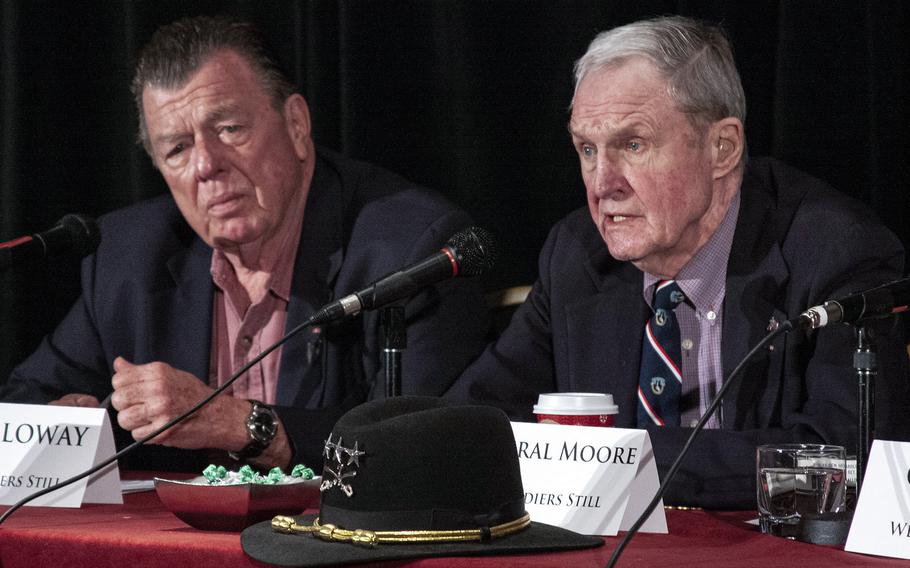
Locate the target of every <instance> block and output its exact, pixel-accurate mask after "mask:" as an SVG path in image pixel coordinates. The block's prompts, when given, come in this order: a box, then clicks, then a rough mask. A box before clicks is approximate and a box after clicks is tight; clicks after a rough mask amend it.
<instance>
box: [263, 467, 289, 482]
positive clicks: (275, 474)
mask: <svg viewBox="0 0 910 568" xmlns="http://www.w3.org/2000/svg"><path fill="white" fill-rule="evenodd" d="M283 480H284V472H283V471H281V468H280V467H273V468H272V469H271V470H269V475H268V477H265V478H263V480H262V482H263V483H265V484H268V485H274V484H276V483H281V481H283Z"/></svg>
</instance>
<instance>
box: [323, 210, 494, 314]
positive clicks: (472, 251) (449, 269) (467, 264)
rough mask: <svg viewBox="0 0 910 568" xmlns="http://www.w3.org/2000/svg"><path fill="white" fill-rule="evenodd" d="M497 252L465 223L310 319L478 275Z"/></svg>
mask: <svg viewBox="0 0 910 568" xmlns="http://www.w3.org/2000/svg"><path fill="white" fill-rule="evenodd" d="M498 252H499V251H498V247H497V246H496V241H495V239H494V238H493V235H492V234H490V232H489V231H487V230H486V229H482V228H480V227H468V228H467V229H464V230H462V231H459V232H458V233H456V234H455V235H453V236H452V238H450V239H449V240H448V241H447V242H446V244H445V246H444V247H442V248H441V249H440V250H439V251H437V252H435V253H433V254H432V255H430V256H428V257H427V258H425V259H423V260H421V261H419V262H417V263H415V264H412V265H411V266H408V267H407V268H404V269H402V270H399V271H397V272H393V273H391V274H389V275H387V276H384V277H382V278H380V279H379V280H377V281H376V282H374V283H372V284H370V285H369V286H367V287H366V288H364V289H363V290H360V291H358V292H354V293H353V294H349V295H347V296H345V297H343V298H340V299H338V300H335V301H334V302H331V303H329V304H327V305H326V306H324V307H323V308H322V309H320V310H319V311H318V312H316V313H315V314H314V315H313V318H312V319H313V321H312V323H313V324H314V325H319V324H323V323H327V322H330V321H334V320H337V319H341V318H343V317H346V316H352V315H356V314H358V313H360V312H361V311H363V310H374V309H377V308H381V307H383V306H385V305H386V304H390V303H392V302H394V301H396V300H400V299H402V298H407V297H408V296H410V295H412V294H414V293H415V292H417V291H418V290H420V289H421V288H423V287H424V286H429V285H431V284H435V283H437V282H440V281H442V280H445V279H447V278H452V277H455V276H477V275H479V274H482V273H483V272H485V271H487V270H489V269H490V267H492V266H493V263H494V262H495V261H496V257H497V255H498Z"/></svg>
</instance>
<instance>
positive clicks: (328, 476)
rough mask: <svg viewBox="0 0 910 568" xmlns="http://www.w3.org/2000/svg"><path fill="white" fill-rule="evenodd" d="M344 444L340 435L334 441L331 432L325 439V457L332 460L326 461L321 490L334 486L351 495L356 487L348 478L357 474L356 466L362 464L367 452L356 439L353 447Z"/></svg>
mask: <svg viewBox="0 0 910 568" xmlns="http://www.w3.org/2000/svg"><path fill="white" fill-rule="evenodd" d="M342 444H343V443H342V440H341V437H340V436H339V437H338V441H337V442H333V441H332V435H331V434H329V439H328V440H326V441H325V450H324V454H325V458H326V460H331V462H330V463H326V465H325V467H324V468H323V470H324V473H323V480H322V484H321V485H320V486H319V491H328V490H329V489H331V488H332V487H338V488H339V489H341V491H342V493H344V494H345V495H347V496H348V497H350V496H351V495H353V494H354V488H353V487H351V484H350V482H348V481H346V480H347V479H350V478H352V477H354V476H356V475H357V471H356V468H357V467H359V466H360V457H361V456H363V455H364V454H365V452H364V451H363V450H360V449H359V448H358V445H359V443H358V442H356V441H355V442H354V447H353V448H346V447H344V445H342Z"/></svg>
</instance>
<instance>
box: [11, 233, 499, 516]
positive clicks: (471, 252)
mask: <svg viewBox="0 0 910 568" xmlns="http://www.w3.org/2000/svg"><path fill="white" fill-rule="evenodd" d="M64 219H65V217H64ZM51 230H53V229H51ZM95 246H97V243H96V244H95ZM496 253H497V248H496V245H495V241H494V239H493V236H492V235H491V234H490V233H489V232H488V231H486V230H484V229H481V228H480V227H470V228H468V229H464V230H462V231H460V232H458V233H456V234H455V235H454V236H452V238H450V239H449V240H448V241H447V242H446V245H445V246H444V247H443V248H442V249H441V250H440V251H439V252H437V253H434V254H433V255H431V256H430V257H428V258H426V259H425V260H423V261H421V262H418V263H417V264H414V265H412V266H410V267H408V268H405V269H403V270H400V271H398V272H393V273H392V274H390V275H388V276H386V277H384V278H381V279H379V280H377V281H376V282H375V283H374V284H372V285H370V286H368V287H366V288H364V289H363V290H361V291H360V292H355V293H354V294H351V295H350V296H345V297H344V298H342V300H345V302H346V303H348V304H350V302H352V301H356V302H358V303H359V304H358V306H357V310H356V312H359V311H361V310H370V309H375V308H381V307H382V306H383V305H385V304H387V303H389V302H394V301H395V300H399V299H401V298H404V297H406V296H408V295H410V294H413V293H415V292H417V291H418V290H420V289H421V288H422V287H424V286H429V285H431V284H435V283H436V282H440V281H442V280H445V279H446V278H451V277H454V276H457V275H464V276H478V275H480V274H482V273H483V272H484V271H486V270H489V269H490V268H491V267H492V266H493V262H494V261H495V259H496ZM443 260H444V262H443ZM352 297H353V298H356V300H346V299H347V298H352ZM342 300H338V301H337V302H332V303H330V304H327V305H326V306H323V307H322V308H321V309H319V310H317V311H316V313H314V314H313V315H312V316H311V317H310V318H309V319H308V320H306V321H305V322H303V323H301V324H300V325H298V326H297V327H295V328H294V329H292V330H291V331H289V332H287V333H286V334H285V335H284V336H283V337H282V338H281V339H279V340H278V341H276V342H275V343H273V344H272V345H270V346H269V347H266V348H265V349H264V350H263V351H262V352H261V353H259V355H256V356H255V357H254V358H253V359H252V360H250V361H249V362H248V363H246V364H245V365H244V366H242V367H241V368H239V369H237V371H235V372H234V374H233V375H232V376H231V377H230V378H229V379H228V380H227V381H225V383H224V384H223V385H221V386H220V387H218V388H217V389H215V390H213V391H212V392H211V393H209V394H208V395H207V396H206V397H205V398H203V399H202V400H200V401H199V402H197V403H196V404H195V405H193V407H192V408H190V409H189V410H187V411H186V412H184V413H183V414H181V415H180V416H177V417H175V418H173V419H171V420H170V421H169V422H168V423H167V424H165V425H163V426H162V427H160V428H158V429H157V430H155V431H154V432H152V433H150V434H148V435H146V436H145V437H144V438H142V439H140V440H136V441H135V442H133V443H132V444H130V445H128V446H126V447H125V448H123V449H122V450H120V451H119V452H117V453H115V454H114V455H112V456H111V457H109V458H108V459H105V460H102V461H101V462H100V463H98V464H96V465H94V466H93V467H91V468H89V469H87V470H85V471H83V472H82V473H79V474H77V475H74V476H73V477H70V478H69V479H64V480H63V481H61V482H59V483H57V484H56V485H52V486H50V487H45V488H44V489H41V490H39V491H36V492H35V493H32V494H31V495H28V496H26V497H25V498H23V499H22V500H20V501H19V502H17V503H15V504H14V505H12V506H11V507H10V508H9V509H7V510H6V512H4V513H3V514H0V525H2V524H3V522H4V521H6V519H8V518H9V517H10V515H12V514H13V513H14V512H15V511H17V510H19V509H20V508H21V507H22V506H23V505H25V504H26V503H28V502H30V501H32V500H34V499H37V498H38V497H41V496H42V495H46V494H48V493H51V492H53V491H56V490H57V489H60V488H63V487H66V486H68V485H71V484H73V483H75V482H77V481H79V480H80V479H84V478H86V477H88V476H90V475H92V474H95V473H97V472H99V471H101V470H103V469H105V468H107V467H109V466H110V465H111V464H112V463H114V462H115V461H117V460H118V459H120V458H122V457H123V456H125V455H126V454H128V453H130V452H132V451H133V450H135V449H136V448H138V447H139V446H142V445H144V444H145V443H146V442H148V441H149V440H151V439H153V438H155V437H156V436H158V435H160V434H162V433H163V432H165V431H167V430H169V429H171V428H173V427H174V426H176V425H177V424H179V423H180V422H183V421H184V420H186V419H187V418H188V417H189V416H192V415H193V414H195V413H196V412H197V411H198V410H199V409H200V408H202V407H203V406H205V405H206V404H208V403H209V402H210V401H211V400H213V399H214V398H215V397H216V396H218V395H219V394H221V393H223V392H224V391H225V390H227V389H228V388H230V387H231V385H233V384H234V382H235V381H236V380H237V379H238V378H240V377H241V376H242V375H243V374H244V373H246V372H247V371H248V370H249V369H250V368H251V367H253V366H254V365H256V364H257V363H259V361H261V360H262V359H264V358H265V357H266V356H267V355H268V354H269V353H271V352H272V351H274V350H275V349H278V347H280V346H281V345H283V344H284V343H285V342H287V341H288V340H289V339H291V338H292V337H294V336H295V335H297V334H298V333H300V332H301V331H303V330H304V329H306V328H308V327H310V326H311V325H317V324H323V323H326V322H328V321H331V320H333V319H337V318H341V317H344V316H346V315H350V314H349V313H348V312H345V311H344V309H343V306H344V305H345V304H342V303H341V302H342ZM356 312H350V313H356Z"/></svg>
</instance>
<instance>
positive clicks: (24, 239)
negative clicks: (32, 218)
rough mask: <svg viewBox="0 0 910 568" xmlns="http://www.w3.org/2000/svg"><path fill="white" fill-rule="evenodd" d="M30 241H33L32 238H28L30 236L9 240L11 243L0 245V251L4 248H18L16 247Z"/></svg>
mask: <svg viewBox="0 0 910 568" xmlns="http://www.w3.org/2000/svg"><path fill="white" fill-rule="evenodd" d="M31 240H34V239H33V238H32V237H30V236H26V237H19V238H18V239H13V240H11V241H6V242H5V243H0V249H4V248H13V247H15V246H18V245H21V244H23V243H27V242H29V241H31Z"/></svg>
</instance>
